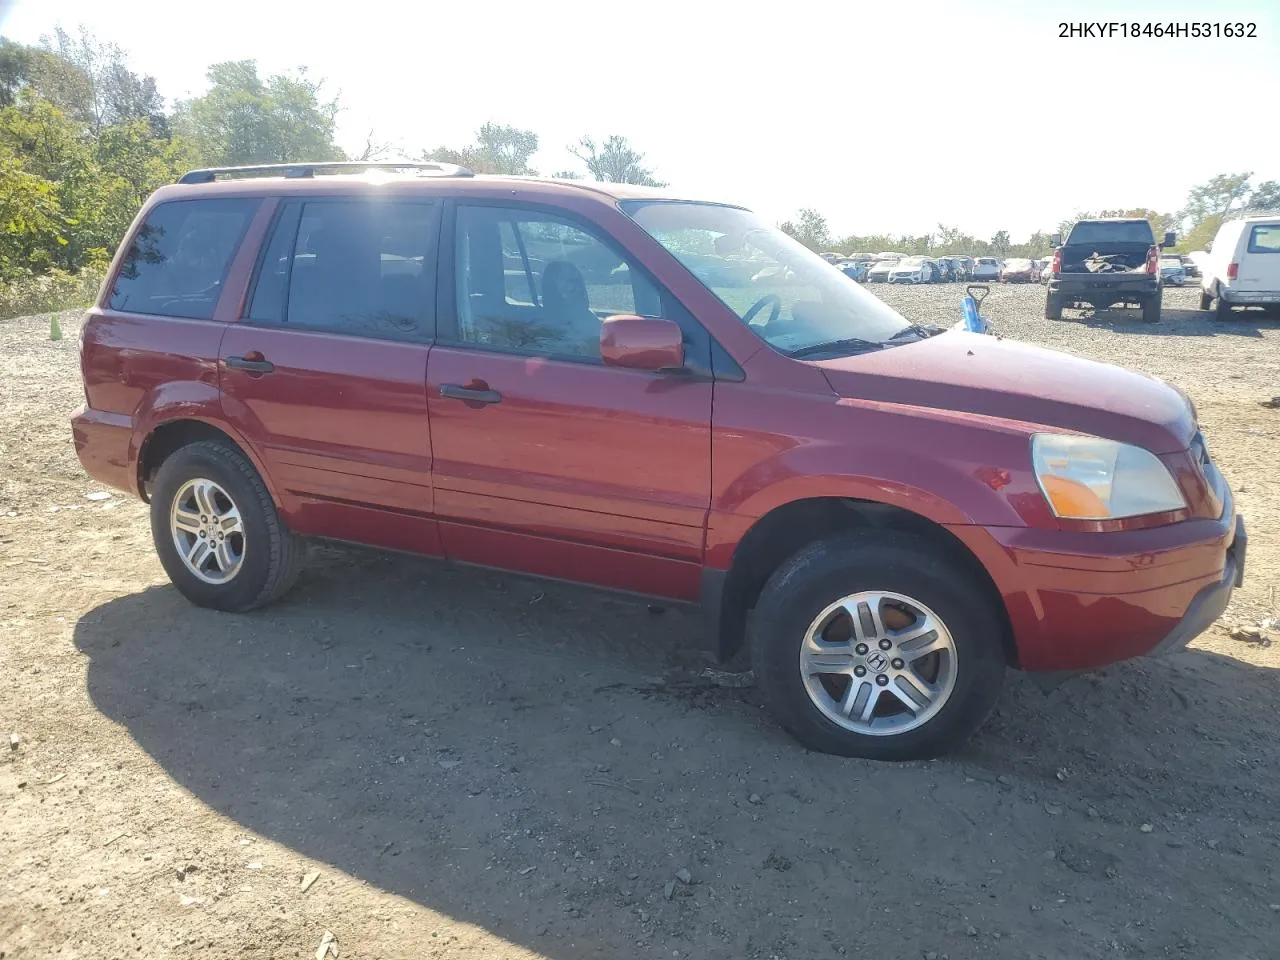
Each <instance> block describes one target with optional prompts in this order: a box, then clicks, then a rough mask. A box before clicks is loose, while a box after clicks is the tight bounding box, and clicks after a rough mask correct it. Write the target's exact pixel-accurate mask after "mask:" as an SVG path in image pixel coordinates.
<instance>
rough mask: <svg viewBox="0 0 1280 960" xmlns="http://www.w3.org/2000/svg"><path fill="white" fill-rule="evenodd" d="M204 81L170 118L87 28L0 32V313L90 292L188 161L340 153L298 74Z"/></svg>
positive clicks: (63, 303) (147, 86) (216, 76)
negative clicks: (132, 226) (141, 215)
mask: <svg viewBox="0 0 1280 960" xmlns="http://www.w3.org/2000/svg"><path fill="white" fill-rule="evenodd" d="M209 79H210V89H209V91H208V93H206V94H205V95H204V96H202V97H197V98H195V99H193V100H190V101H187V102H186V103H184V104H182V105H180V108H179V111H178V114H177V116H176V117H175V118H174V123H173V124H172V125H171V122H170V118H169V117H168V116H166V115H165V113H164V109H163V107H164V101H163V98H161V97H160V95H159V93H158V92H157V91H156V85H155V80H154V79H153V78H152V77H149V76H144V75H139V74H136V73H134V72H133V71H132V70H130V69H129V67H128V65H127V61H126V57H125V54H124V52H123V51H122V50H121V49H120V48H119V47H117V46H115V45H114V44H101V43H98V42H97V41H96V40H95V39H94V38H93V37H92V35H90V34H89V33H87V32H86V31H83V30H82V31H81V32H80V34H79V35H78V36H76V37H72V36H71V35H70V34H68V33H67V32H65V31H63V30H58V31H57V32H56V33H55V34H54V36H53V37H51V38H49V37H46V38H44V40H43V44H42V46H40V47H26V46H23V45H21V44H17V43H13V42H12V41H9V40H0V222H2V223H3V232H2V233H0V315H5V316H13V315H15V314H20V313H35V312H45V311H51V310H58V309H63V308H67V307H73V306H84V305H85V304H87V303H88V302H90V301H91V300H92V297H93V294H94V292H95V291H96V290H97V288H98V286H99V284H100V283H101V280H102V275H103V272H104V270H105V267H106V263H107V261H108V259H109V258H110V255H111V251H112V250H114V248H115V246H116V245H117V244H118V243H119V242H120V240H121V238H122V237H123V236H124V234H125V232H126V231H127V229H128V227H129V223H130V222H131V221H132V220H133V218H134V216H135V215H136V214H137V212H138V208H139V207H140V206H141V205H142V203H143V201H144V200H146V198H147V197H148V196H149V195H150V194H151V193H152V192H154V191H155V190H156V189H157V188H158V187H160V186H162V185H164V184H166V183H172V182H173V181H174V180H176V179H177V177H178V176H179V175H180V174H181V173H182V172H183V171H184V170H187V169H190V168H192V167H195V166H199V165H200V164H201V163H202V162H203V163H210V164H236V163H256V162H275V161H289V160H340V159H343V158H344V157H343V154H342V151H341V150H339V149H338V148H337V146H336V145H335V144H334V142H333V131H334V118H335V116H336V114H337V110H338V105H337V101H336V100H330V101H325V100H322V99H321V98H320V90H321V86H322V85H321V84H320V83H319V82H313V81H311V80H310V79H308V78H307V76H306V73H305V71H300V72H299V73H298V74H297V75H296V76H283V75H277V76H272V77H268V78H267V79H266V80H265V81H264V80H261V79H260V78H259V77H258V75H257V69H256V67H255V65H254V64H253V63H252V62H251V61H246V62H243V63H222V64H216V65H214V66H213V67H211V68H210V70H209ZM171 126H173V127H174V128H176V129H180V130H181V131H182V133H178V134H173V133H171ZM535 140H536V138H535ZM367 149H368V150H373V149H374V146H373V142H372V135H371V136H370V144H369V147H368V148H367Z"/></svg>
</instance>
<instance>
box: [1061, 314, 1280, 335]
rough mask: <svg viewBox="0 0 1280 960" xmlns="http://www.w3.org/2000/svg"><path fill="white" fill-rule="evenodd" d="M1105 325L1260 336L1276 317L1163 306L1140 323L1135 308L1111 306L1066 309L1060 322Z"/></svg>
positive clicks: (1276, 323)
mask: <svg viewBox="0 0 1280 960" xmlns="http://www.w3.org/2000/svg"><path fill="white" fill-rule="evenodd" d="M1073 320H1074V321H1075V322H1077V323H1082V324H1084V325H1085V326H1087V327H1105V328H1107V329H1108V330H1116V331H1122V332H1124V333H1142V334H1152V335H1156V336H1177V337H1228V336H1229V337H1261V336H1262V331H1263V330H1280V317H1277V316H1276V315H1275V314H1273V313H1267V312H1264V311H1262V310H1254V309H1250V310H1235V311H1233V312H1232V314H1231V319H1230V320H1216V319H1214V315H1213V313H1212V312H1211V311H1209V310H1188V309H1179V308H1176V307H1165V308H1164V309H1163V310H1161V311H1160V322H1159V323H1144V322H1143V321H1142V314H1141V312H1140V311H1138V310H1127V309H1122V308H1121V309H1111V310H1098V311H1083V312H1077V313H1076V314H1075V315H1074V316H1072V315H1071V314H1070V313H1068V314H1067V315H1065V316H1064V317H1063V320H1062V322H1064V323H1069V322H1072V321H1073Z"/></svg>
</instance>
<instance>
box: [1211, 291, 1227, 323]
mask: <svg viewBox="0 0 1280 960" xmlns="http://www.w3.org/2000/svg"><path fill="white" fill-rule="evenodd" d="M1213 319H1215V320H1230V319H1231V304H1229V303H1228V302H1227V301H1226V300H1225V299H1223V297H1222V296H1221V295H1219V296H1218V302H1217V303H1215V304H1214V305H1213Z"/></svg>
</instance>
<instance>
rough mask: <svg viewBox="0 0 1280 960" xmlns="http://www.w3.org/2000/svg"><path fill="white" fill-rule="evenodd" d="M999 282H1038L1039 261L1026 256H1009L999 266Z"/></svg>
mask: <svg viewBox="0 0 1280 960" xmlns="http://www.w3.org/2000/svg"><path fill="white" fill-rule="evenodd" d="M1000 282H1001V283H1039V282H1040V263H1039V261H1037V260H1028V259H1027V258H1026V257H1011V258H1010V259H1008V260H1006V261H1005V262H1004V266H1002V267H1001V268H1000Z"/></svg>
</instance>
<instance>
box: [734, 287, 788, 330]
mask: <svg viewBox="0 0 1280 960" xmlns="http://www.w3.org/2000/svg"><path fill="white" fill-rule="evenodd" d="M766 303H772V304H773V309H772V310H770V311H769V319H768V320H766V321H765V322H764V324H763V326H766V327H767V326H768V325H769V324H771V323H773V321H775V320H777V319H778V314H780V313H781V312H782V298H781V297H779V296H778V295H777V294H776V293H766V294H765V295H764V296H763V297H761V298H760V299H759V300H757V301H756V302H755V303H753V304H752V305H751V309H750V310H748V311H747V312H746V313H744V314H743V315H742V322H743V323H746V324H749V323H751V321H752V320H754V319H755V316H756V314H757V313H759V312H760V311H761V310H762V309H764V305H765V304H766Z"/></svg>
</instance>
